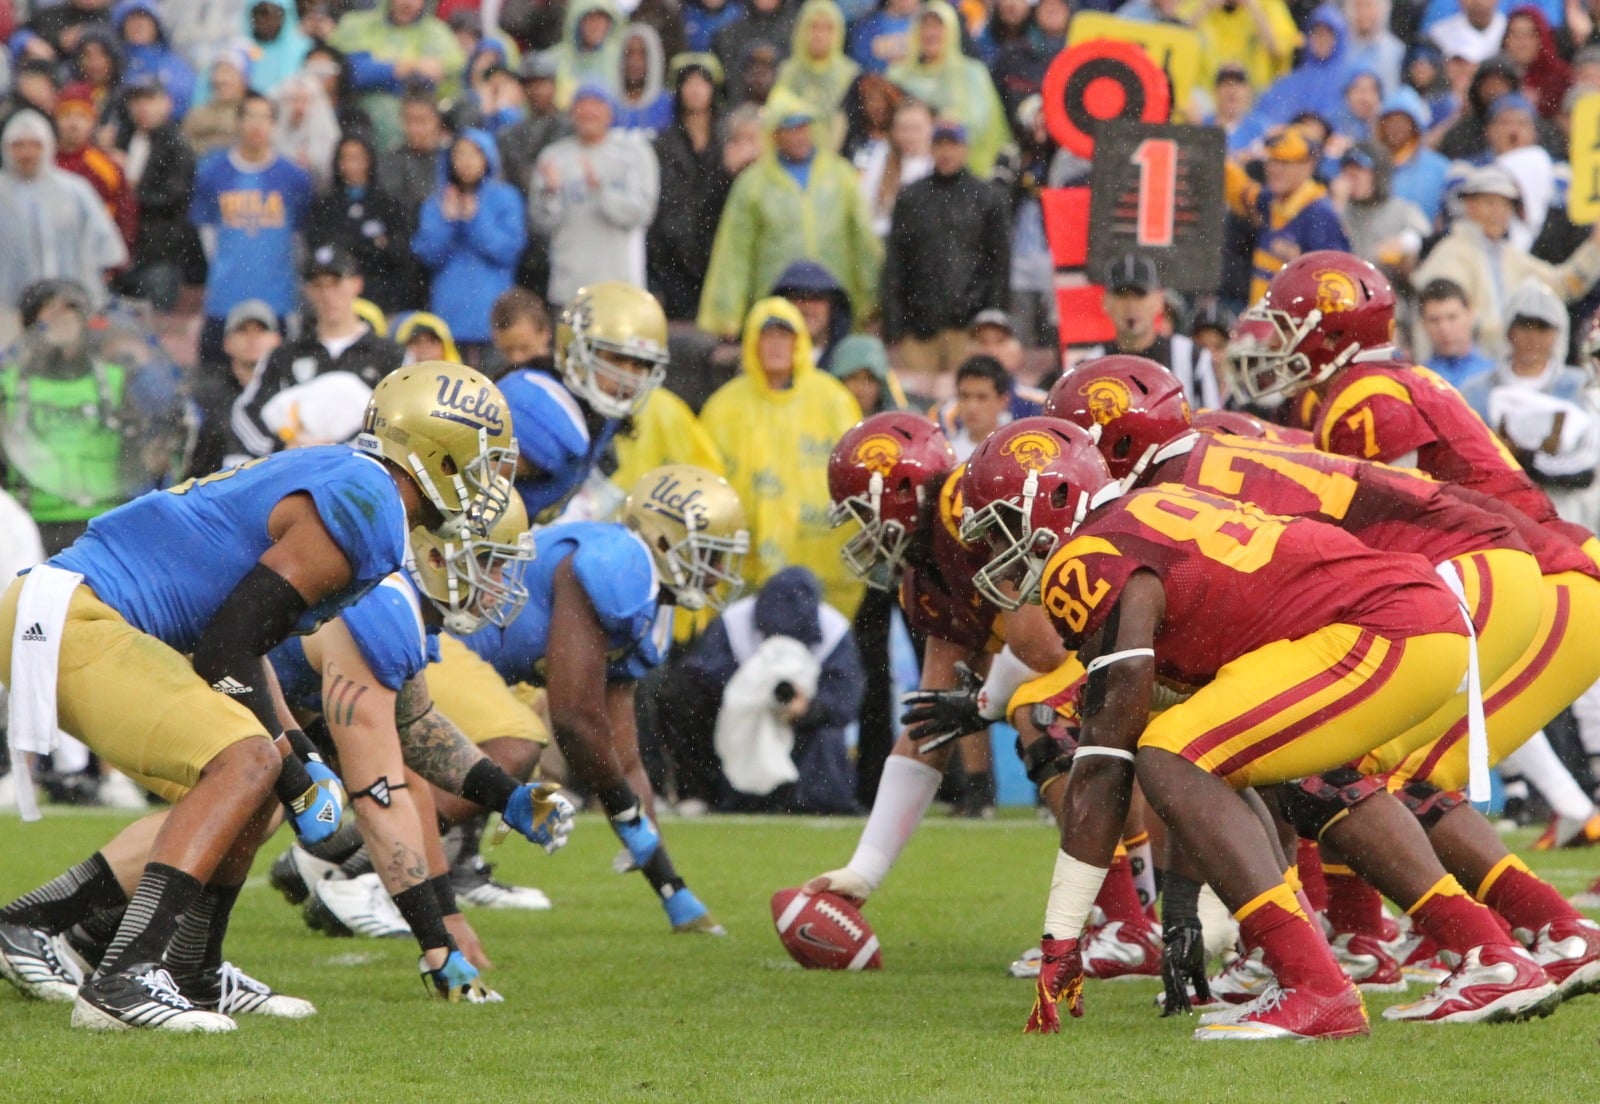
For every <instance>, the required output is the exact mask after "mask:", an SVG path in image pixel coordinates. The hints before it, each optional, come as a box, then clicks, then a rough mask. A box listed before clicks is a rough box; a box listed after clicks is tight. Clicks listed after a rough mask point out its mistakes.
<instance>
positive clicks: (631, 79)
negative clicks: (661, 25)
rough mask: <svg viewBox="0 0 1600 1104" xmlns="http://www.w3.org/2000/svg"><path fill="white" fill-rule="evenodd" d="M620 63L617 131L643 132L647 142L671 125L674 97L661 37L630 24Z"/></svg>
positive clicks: (623, 43) (615, 121) (623, 40)
mask: <svg viewBox="0 0 1600 1104" xmlns="http://www.w3.org/2000/svg"><path fill="white" fill-rule="evenodd" d="M617 64H618V78H617V84H618V88H619V89H620V91H619V94H618V96H617V117H616V118H615V119H614V120H612V124H611V125H612V126H614V127H616V128H617V129H618V130H622V131H628V130H634V131H639V132H641V134H642V136H643V137H644V139H645V140H646V141H651V140H653V139H654V138H655V136H656V135H658V134H660V133H661V132H662V131H664V130H666V129H667V127H669V126H671V125H672V101H673V95H672V93H671V92H668V91H667V89H666V84H665V81H664V73H665V69H666V60H665V59H664V58H663V57H662V54H661V37H660V36H659V35H658V34H656V29H655V28H654V27H651V26H649V25H647V24H644V23H629V24H628V26H627V27H626V28H625V29H624V30H623V32H622V50H621V60H620V61H619V62H618V63H617Z"/></svg>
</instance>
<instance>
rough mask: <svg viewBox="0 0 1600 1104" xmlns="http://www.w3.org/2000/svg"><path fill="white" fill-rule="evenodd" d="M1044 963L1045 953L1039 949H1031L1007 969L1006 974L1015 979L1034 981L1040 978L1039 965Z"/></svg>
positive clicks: (1020, 955) (1024, 952) (1019, 956)
mask: <svg viewBox="0 0 1600 1104" xmlns="http://www.w3.org/2000/svg"><path fill="white" fill-rule="evenodd" d="M1043 961H1044V952H1043V951H1041V950H1040V949H1039V948H1038V947H1029V948H1028V949H1027V950H1025V951H1023V952H1022V953H1021V954H1019V955H1018V956H1017V957H1016V959H1015V960H1014V961H1013V962H1012V963H1011V965H1010V966H1008V967H1006V973H1008V974H1010V975H1011V976H1012V977H1014V978H1024V979H1033V978H1036V977H1038V976H1039V969H1040V965H1039V964H1040V963H1041V962H1043Z"/></svg>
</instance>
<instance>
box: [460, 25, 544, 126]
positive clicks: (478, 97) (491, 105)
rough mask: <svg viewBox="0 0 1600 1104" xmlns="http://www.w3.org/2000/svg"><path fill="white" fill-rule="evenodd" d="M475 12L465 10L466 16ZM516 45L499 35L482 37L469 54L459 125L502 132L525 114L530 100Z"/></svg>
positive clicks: (462, 77)
mask: <svg viewBox="0 0 1600 1104" xmlns="http://www.w3.org/2000/svg"><path fill="white" fill-rule="evenodd" d="M467 14H471V13H463V16H465V15H467ZM515 49H516V47H514V46H509V45H507V44H506V43H504V42H502V41H501V40H500V39H498V38H484V39H480V40H479V41H478V42H477V44H476V45H475V46H473V47H472V50H471V51H470V52H469V53H468V54H467V66H466V69H465V70H463V72H462V74H461V87H462V89H463V91H464V93H465V94H464V95H463V97H462V102H461V103H459V104H457V105H456V106H455V111H454V115H455V118H456V119H457V125H458V126H475V127H477V128H479V129H480V130H487V131H488V132H489V133H490V134H494V135H499V133H500V131H501V130H502V129H503V128H505V127H508V126H510V125H511V124H513V123H515V122H516V121H517V120H518V119H520V118H522V116H523V115H524V113H525V112H526V108H527V104H526V103H525V102H524V99H523V93H522V85H521V83H520V82H519V81H518V79H517V72H516V67H517V65H518V64H520V60H519V59H518V58H517V57H516V56H515V55H514V51H515Z"/></svg>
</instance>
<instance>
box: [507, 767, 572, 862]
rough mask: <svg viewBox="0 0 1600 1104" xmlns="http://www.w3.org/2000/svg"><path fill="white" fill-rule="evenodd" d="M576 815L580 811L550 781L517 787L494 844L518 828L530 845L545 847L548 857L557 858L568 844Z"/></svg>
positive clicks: (559, 788) (508, 804)
mask: <svg viewBox="0 0 1600 1104" xmlns="http://www.w3.org/2000/svg"><path fill="white" fill-rule="evenodd" d="M575 815H577V810H576V809H574V808H573V806H572V802H570V801H568V800H567V799H566V798H564V797H562V796H561V787H560V786H557V785H555V784H554V783H551V782H529V783H524V784H523V785H521V786H518V787H517V789H516V792H514V793H513V794H512V795H511V800H510V801H508V802H506V807H505V811H504V812H503V813H501V814H500V827H499V829H497V830H496V832H495V842H496V843H499V842H500V841H501V840H502V839H504V838H505V836H506V832H507V830H508V829H510V828H515V829H516V830H517V831H519V832H521V833H522V834H523V835H524V836H526V837H528V840H529V842H531V843H537V844H538V845H539V846H540V847H542V848H544V850H545V854H547V855H554V854H555V853H556V852H557V851H559V850H561V849H562V848H563V847H565V846H566V845H567V837H568V836H570V835H571V834H572V818H573V817H574V816H575Z"/></svg>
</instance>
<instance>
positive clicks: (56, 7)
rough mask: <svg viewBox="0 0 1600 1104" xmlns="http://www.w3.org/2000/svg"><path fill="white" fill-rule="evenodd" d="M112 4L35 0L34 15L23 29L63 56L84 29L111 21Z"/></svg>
mask: <svg viewBox="0 0 1600 1104" xmlns="http://www.w3.org/2000/svg"><path fill="white" fill-rule="evenodd" d="M110 8H111V0H63V2H62V3H58V4H53V5H48V6H46V5H40V4H35V5H33V17H32V18H31V19H30V20H29V21H28V25H27V27H25V28H24V29H23V31H24V32H31V33H32V34H34V35H37V36H38V37H39V38H41V39H43V40H44V42H45V44H46V45H48V46H49V47H50V49H51V51H52V52H53V53H54V56H55V57H56V58H58V59H60V58H64V57H66V56H68V55H69V54H71V53H72V52H73V51H74V50H75V49H77V46H78V42H79V40H80V39H81V37H82V35H83V32H84V31H85V30H87V29H88V28H90V27H105V26H106V25H107V24H108V22H109V18H110ZM19 33H23V32H19Z"/></svg>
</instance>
